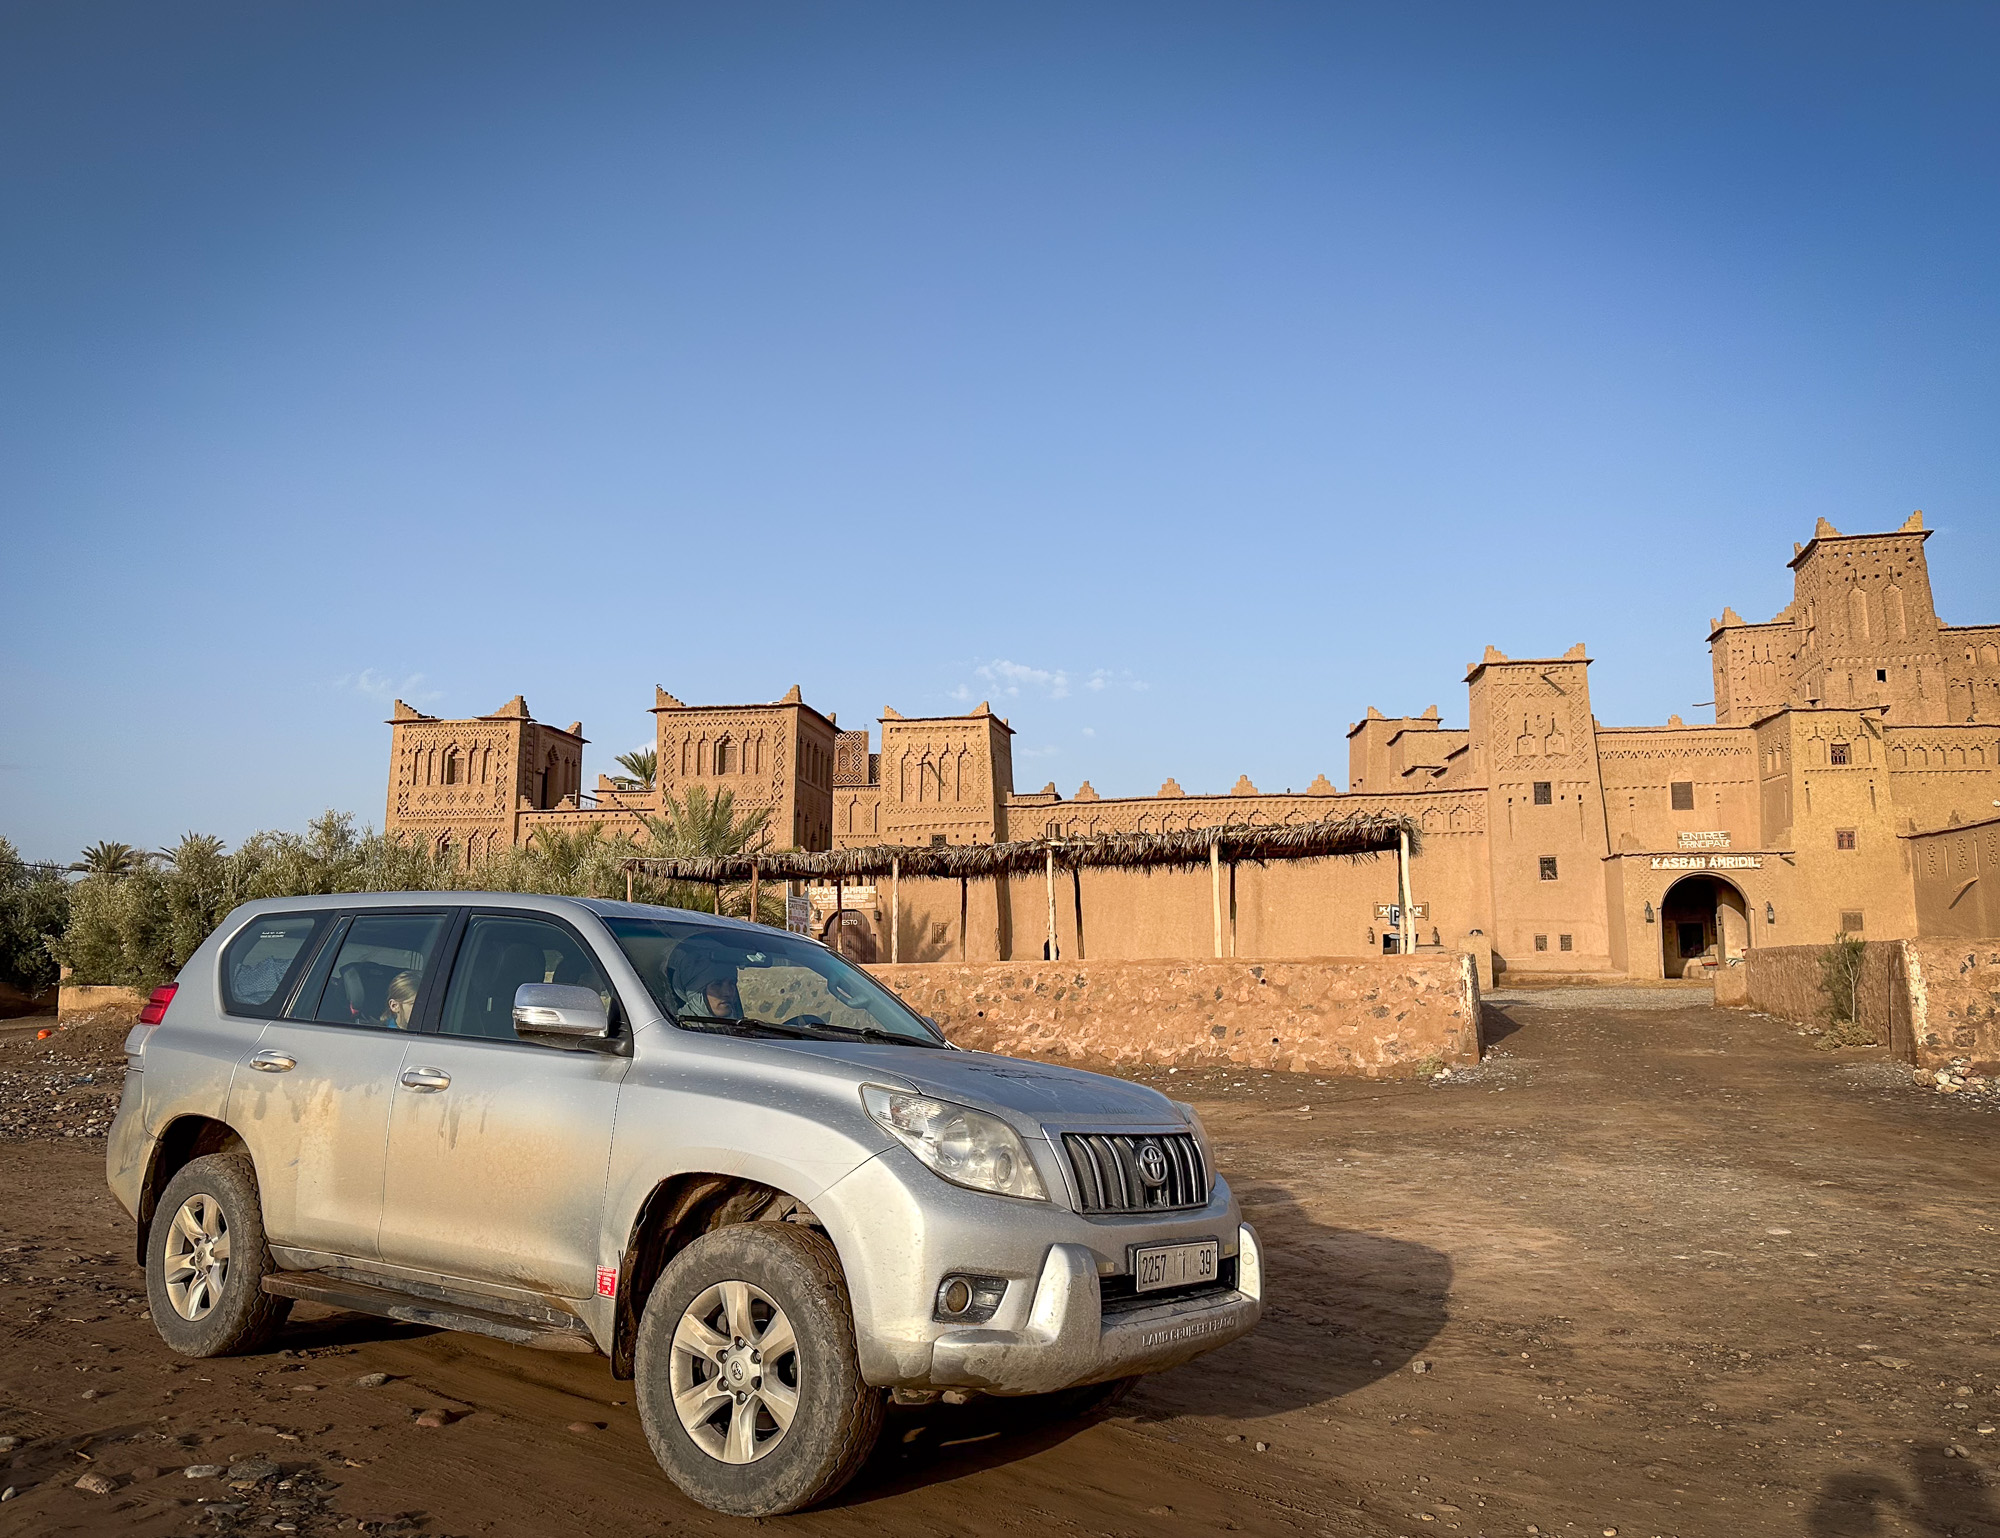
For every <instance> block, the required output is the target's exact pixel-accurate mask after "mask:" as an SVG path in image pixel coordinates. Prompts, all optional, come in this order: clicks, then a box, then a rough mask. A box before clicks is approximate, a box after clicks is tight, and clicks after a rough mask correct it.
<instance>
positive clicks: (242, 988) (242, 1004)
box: [222, 913, 333, 1018]
mask: <svg viewBox="0 0 2000 1538" xmlns="http://www.w3.org/2000/svg"><path fill="white" fill-rule="evenodd" d="M332 918H333V915H332V914H330V913H269V914H266V915H265V916H264V917H262V918H259V919H253V920H252V921H251V922H250V923H248V924H246V925H244V926H243V930H242V933H240V934H238V935H237V936H236V938H235V939H233V940H231V941H230V942H229V944H228V946H227V947H226V948H225V949H224V950H223V952H222V999H223V1007H224V1008H225V1009H227V1010H228V1012H229V1013H230V1014H232V1015H255V1016H260V1017H263V1018H269V1017H271V1016H273V1015H275V1014H277V1013H278V1011H279V1010H281V1009H283V1008H284V1007H285V997H286V995H287V994H289V993H290V992H291V988H292V982H293V980H294V979H295V978H296V977H297V976H298V972H299V969H300V968H301V967H302V966H304V965H305V961H306V958H307V957H308V956H310V955H311V954H312V951H313V946H312V942H313V940H314V939H315V937H316V936H317V935H318V934H319V932H320V930H321V928H322V926H324V925H325V924H326V923H328V922H329V921H330V920H331V919H332Z"/></svg>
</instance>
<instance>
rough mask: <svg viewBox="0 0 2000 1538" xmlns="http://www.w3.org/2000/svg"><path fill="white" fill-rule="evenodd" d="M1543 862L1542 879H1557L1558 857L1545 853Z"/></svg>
mask: <svg viewBox="0 0 2000 1538" xmlns="http://www.w3.org/2000/svg"><path fill="white" fill-rule="evenodd" d="M1541 864H1542V880H1544V881H1553V880H1555V879H1556V857H1555V856H1554V855H1552V854H1545V855H1543V856H1542V860H1541Z"/></svg>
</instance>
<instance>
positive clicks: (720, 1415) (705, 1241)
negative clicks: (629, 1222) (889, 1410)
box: [634, 1223, 885, 1517]
mask: <svg viewBox="0 0 2000 1538" xmlns="http://www.w3.org/2000/svg"><path fill="white" fill-rule="evenodd" d="M637 1346H638V1350H637V1356H636V1360H635V1362H634V1368H635V1376H636V1378H637V1382H636V1384H635V1387H636V1390H637V1399H638V1404H639V1420H640V1423H641V1424H642V1425H643V1426H644V1427H645V1430H646V1439H647V1441H648V1442H650V1443H651V1444H652V1448H653V1455H654V1456H655V1457H656V1458H658V1459H659V1461H660V1466H661V1467H662V1468H663V1469H665V1470H666V1472H667V1474H668V1475H669V1476H670V1477H671V1478H672V1479H673V1481H674V1483H675V1484H677V1485H679V1486H680V1487H681V1488H682V1489H683V1490H685V1491H686V1492H687V1493H688V1494H689V1495H690V1496H692V1497H693V1498H694V1499H695V1500H697V1501H700V1502H701V1503H702V1504H703V1505H704V1506H707V1507H709V1508H710V1509H711V1510H714V1511H721V1512H726V1513H728V1514H730V1515H731V1516H739V1517H769V1516H777V1515H779V1514H780V1513H782V1512H787V1511H797V1510H798V1509H799V1508H801V1507H803V1506H809V1505H811V1504H812V1503H813V1502H815V1501H820V1500H824V1499H826V1498H827V1497H828V1496H830V1495H832V1494H833V1493H834V1492H835V1491H836V1490H838V1489H839V1488H840V1487H841V1486H842V1485H844V1484H846V1483H847V1481H848V1480H850V1479H852V1478H853V1477H854V1475H855V1473H856V1471H857V1470H859V1469H860V1467H861V1465H862V1464H863V1463H864V1462H865V1461H866V1460H867V1457H868V1454H869V1453H870V1452H871V1451H872V1450H873V1448H874V1446H875V1439H876V1438H877V1437H878V1436H879V1435H880V1434H881V1430H882V1417H883V1408H884V1397H885V1396H884V1395H883V1394H882V1392H881V1391H880V1390H879V1389H873V1388H870V1387H869V1386H868V1385H867V1384H866V1383H864V1382H862V1380H861V1367H860V1363H859V1362H858V1361H857V1359H856V1355H855V1347H854V1322H853V1315H852V1313H851V1310H850V1307H849V1303H848V1295H847V1279H846V1277H845V1276H844V1275H843V1274H842V1272H841V1269H840V1260H839V1257H838V1256H837V1255H836V1254H835V1253H834V1248H833V1244H832V1242H831V1241H830V1240H828V1238H827V1237H826V1235H825V1234H823V1233H820V1232H818V1231H817V1230H814V1229H810V1228H804V1227H801V1226H799V1225H797V1224H791V1223H746V1224H741V1225H738V1226H736V1227H732V1228H724V1229H719V1230H717V1231H716V1232H715V1233H711V1234H706V1235H704V1236H703V1237H701V1238H699V1239H697V1240H695V1241H694V1243H692V1244H690V1245H689V1246H688V1247H687V1248H686V1249H684V1250H682V1251H681V1253H680V1254H679V1255H677V1256H675V1257H674V1259H673V1261H672V1263H671V1264H669V1265H668V1267H667V1269H666V1271H665V1272H664V1273H663V1274H662V1275H661V1277H660V1280H659V1281H658V1283H656V1284H655V1286H654V1288H653V1292H652V1296H651V1297H650V1298H649V1299H648V1300H647V1303H646V1311H645V1315H644V1317H643V1318H642V1319H641V1320H640V1323H639V1338H638V1342H637Z"/></svg>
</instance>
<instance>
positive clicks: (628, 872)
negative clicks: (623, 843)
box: [625, 865, 632, 902]
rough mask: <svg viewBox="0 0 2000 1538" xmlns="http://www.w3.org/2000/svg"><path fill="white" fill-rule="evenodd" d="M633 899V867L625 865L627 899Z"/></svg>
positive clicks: (628, 900)
mask: <svg viewBox="0 0 2000 1538" xmlns="http://www.w3.org/2000/svg"><path fill="white" fill-rule="evenodd" d="M631 900H632V867H631V866H629V865H628V866H626V867H625V901H627V902H630V901H631Z"/></svg>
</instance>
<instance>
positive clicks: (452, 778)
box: [444, 748, 462, 785]
mask: <svg viewBox="0 0 2000 1538" xmlns="http://www.w3.org/2000/svg"><path fill="white" fill-rule="evenodd" d="M461 777H462V765H461V764H460V761H459V757H458V749H457V748H446V749H445V753H444V782H445V784H447V785H456V784H457V783H458V782H459V780H460V778H461Z"/></svg>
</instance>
